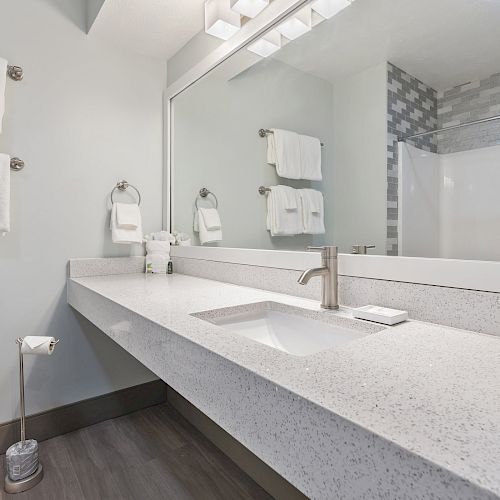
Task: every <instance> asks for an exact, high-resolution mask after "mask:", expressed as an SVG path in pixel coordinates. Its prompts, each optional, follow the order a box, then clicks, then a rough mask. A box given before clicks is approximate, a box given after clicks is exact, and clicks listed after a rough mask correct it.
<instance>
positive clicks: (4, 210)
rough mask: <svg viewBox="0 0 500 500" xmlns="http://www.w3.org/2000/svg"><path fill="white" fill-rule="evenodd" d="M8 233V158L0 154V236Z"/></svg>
mask: <svg viewBox="0 0 500 500" xmlns="http://www.w3.org/2000/svg"><path fill="white" fill-rule="evenodd" d="M9 231H10V156H9V155H5V154H1V153H0V235H1V236H5V234H6V233H8V232H9Z"/></svg>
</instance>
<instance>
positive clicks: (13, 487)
mask: <svg viewBox="0 0 500 500" xmlns="http://www.w3.org/2000/svg"><path fill="white" fill-rule="evenodd" d="M42 479H43V467H42V464H38V469H37V470H36V471H35V472H34V473H33V474H31V476H29V477H25V478H24V479H21V480H20V481H12V480H11V479H10V478H9V476H8V475H6V476H5V491H6V492H7V493H21V492H22V491H26V490H29V489H31V488H33V486H36V485H37V484H38V483H39V482H40V481H41V480H42Z"/></svg>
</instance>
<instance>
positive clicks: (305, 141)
mask: <svg viewBox="0 0 500 500" xmlns="http://www.w3.org/2000/svg"><path fill="white" fill-rule="evenodd" d="M299 144H300V165H301V179H307V180H311V181H320V180H322V178H323V177H322V175H321V142H320V140H319V139H318V138H317V137H310V136H308V135H299Z"/></svg>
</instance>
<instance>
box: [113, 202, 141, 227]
mask: <svg viewBox="0 0 500 500" xmlns="http://www.w3.org/2000/svg"><path fill="white" fill-rule="evenodd" d="M115 205H116V223H117V225H118V227H119V228H120V229H137V226H138V225H139V221H140V219H141V212H140V210H139V205H137V204H136V203H115Z"/></svg>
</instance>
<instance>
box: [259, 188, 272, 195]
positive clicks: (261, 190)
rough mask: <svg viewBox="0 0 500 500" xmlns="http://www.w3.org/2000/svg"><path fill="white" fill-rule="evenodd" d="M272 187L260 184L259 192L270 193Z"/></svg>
mask: <svg viewBox="0 0 500 500" xmlns="http://www.w3.org/2000/svg"><path fill="white" fill-rule="evenodd" d="M270 192H271V188H268V187H265V186H259V194H266V193H270Z"/></svg>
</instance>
